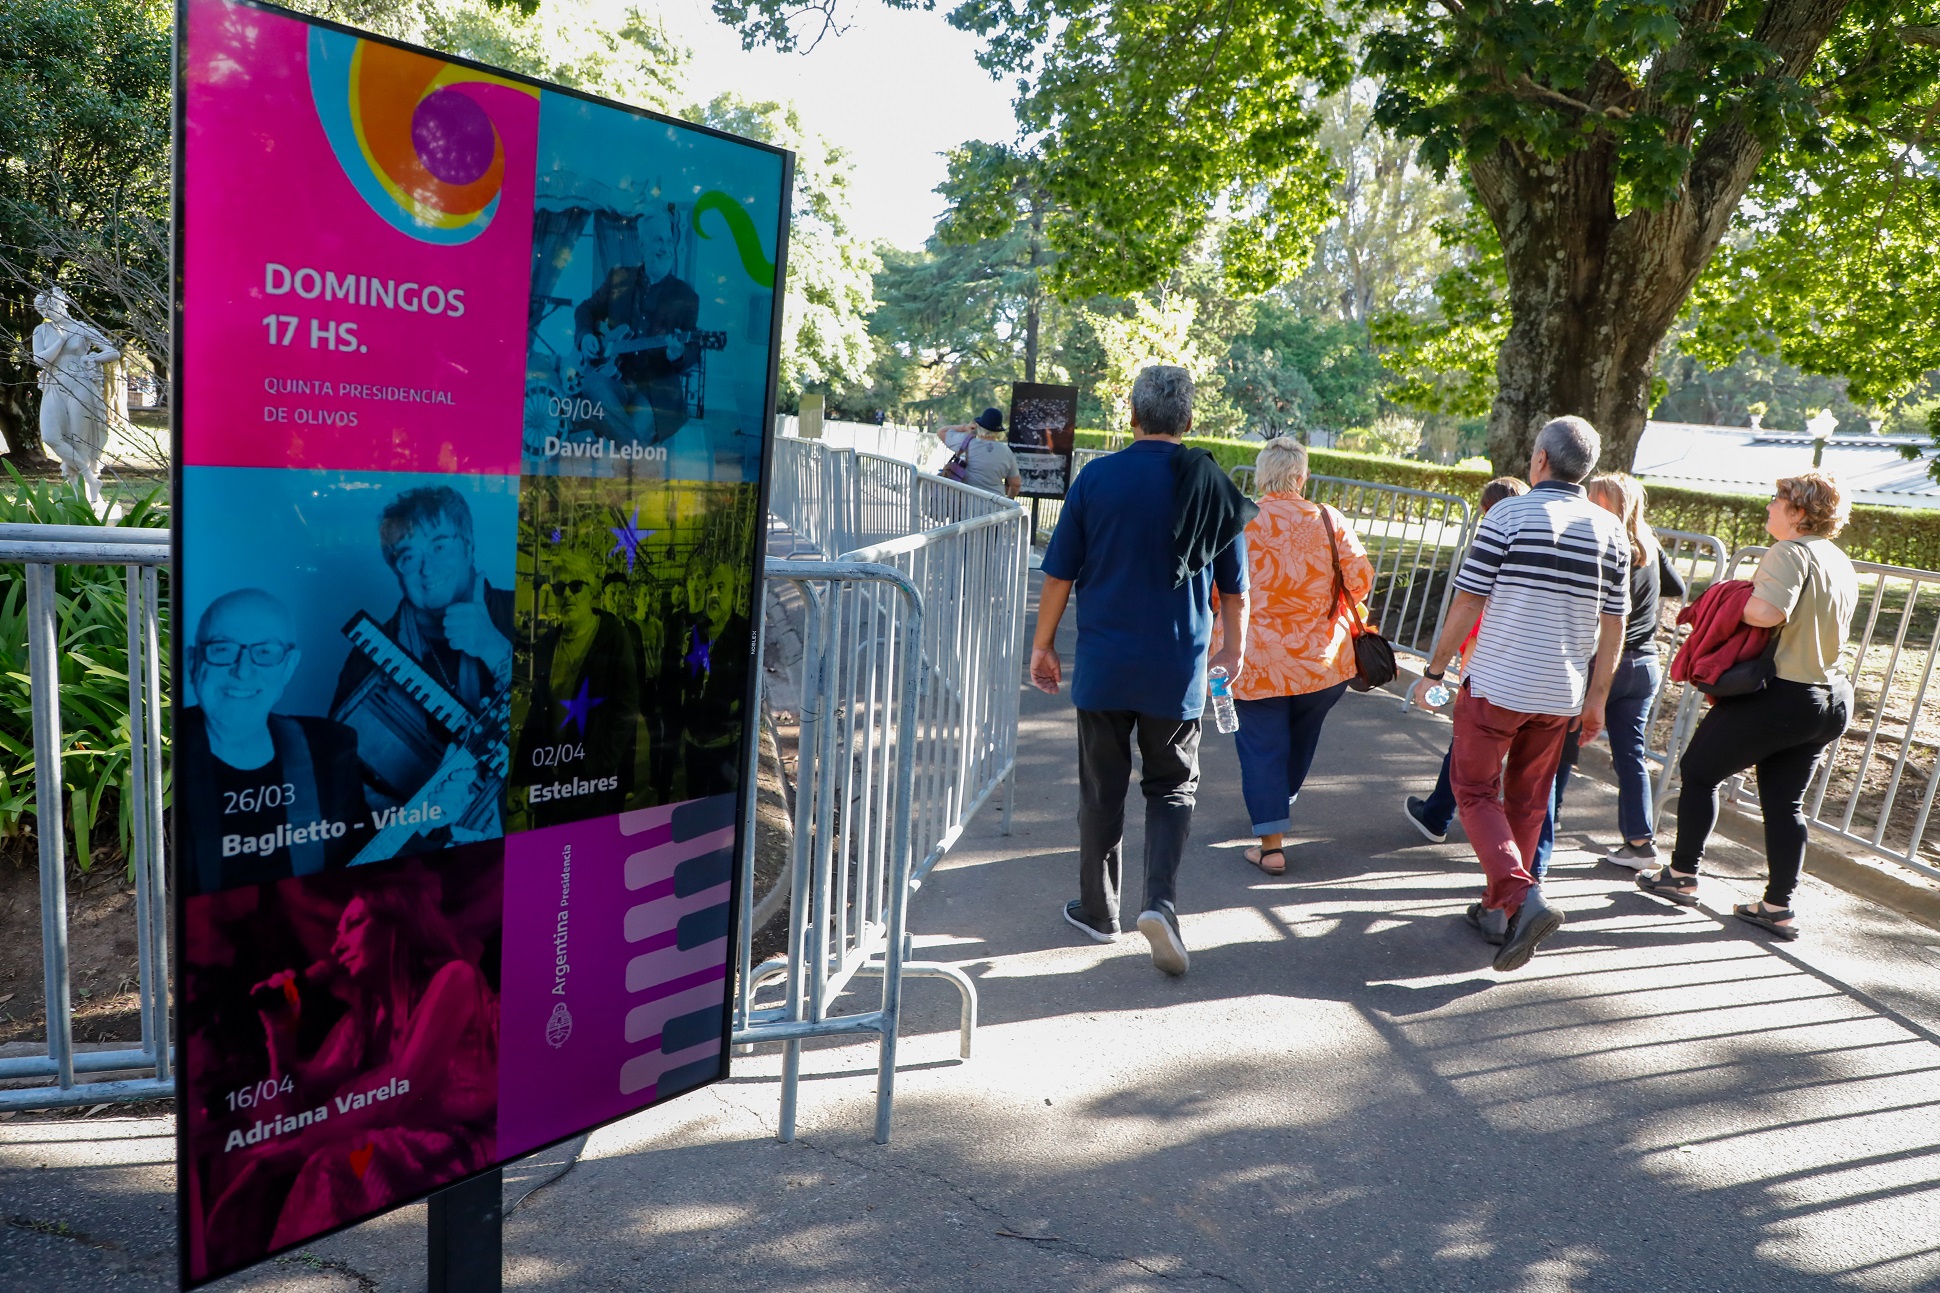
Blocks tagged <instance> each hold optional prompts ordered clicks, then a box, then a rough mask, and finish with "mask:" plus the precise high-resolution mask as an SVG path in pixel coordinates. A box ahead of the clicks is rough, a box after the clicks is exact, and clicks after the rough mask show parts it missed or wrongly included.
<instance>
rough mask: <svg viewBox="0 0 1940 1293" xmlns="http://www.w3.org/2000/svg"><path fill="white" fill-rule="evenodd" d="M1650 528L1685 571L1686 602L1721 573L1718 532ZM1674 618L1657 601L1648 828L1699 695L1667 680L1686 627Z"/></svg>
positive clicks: (1723, 561) (1723, 554)
mask: <svg viewBox="0 0 1940 1293" xmlns="http://www.w3.org/2000/svg"><path fill="white" fill-rule="evenodd" d="M1652 533H1654V534H1655V535H1656V536H1657V542H1658V543H1660V544H1662V545H1663V548H1664V554H1665V555H1666V556H1668V557H1669V558H1670V560H1671V564H1672V565H1673V566H1675V567H1676V568H1677V569H1678V572H1679V573H1680V574H1682V575H1683V576H1684V583H1685V586H1686V593H1687V597H1686V602H1687V604H1688V602H1689V601H1694V600H1696V598H1697V596H1698V594H1700V593H1702V592H1703V591H1704V590H1705V589H1706V588H1709V587H1710V586H1711V585H1712V584H1714V583H1716V582H1717V581H1718V580H1720V579H1723V578H1724V577H1725V571H1726V569H1728V568H1729V566H1730V564H1731V558H1730V556H1729V554H1728V553H1727V551H1726V549H1725V546H1724V540H1723V539H1720V538H1719V537H1718V536H1717V535H1715V534H1692V533H1690V532H1689V531H1685V530H1659V529H1656V528H1655V527H1653V528H1652ZM1666 615H1669V616H1670V617H1671V619H1672V621H1673V622H1672V623H1671V624H1668V625H1667V624H1666V623H1664V617H1665V616H1666ZM1675 619H1676V613H1675V612H1674V611H1672V610H1671V608H1670V605H1669V604H1668V603H1660V604H1659V611H1658V623H1657V658H1658V662H1659V665H1660V667H1661V668H1662V671H1663V673H1662V677H1661V678H1660V680H1659V682H1658V685H1657V694H1656V695H1655V696H1652V697H1651V698H1650V711H1649V713H1648V714H1646V715H1645V717H1644V759H1645V761H1646V762H1648V763H1655V764H1656V765H1657V784H1656V787H1655V794H1654V798H1653V799H1652V805H1653V807H1652V817H1653V820H1652V822H1651V826H1652V828H1653V829H1655V828H1656V827H1657V826H1658V824H1659V823H1660V822H1661V821H1662V819H1663V815H1664V801H1665V799H1667V798H1668V797H1669V795H1670V787H1671V778H1672V776H1673V775H1675V772H1676V764H1677V760H1676V757H1675V752H1676V751H1680V750H1682V749H1683V748H1684V742H1685V741H1686V740H1688V739H1690V733H1691V728H1692V727H1693V726H1695V725H1696V723H1697V718H1698V711H1699V708H1700V706H1699V701H1700V700H1701V699H1702V695H1701V693H1699V692H1698V691H1697V690H1696V689H1695V688H1691V687H1687V686H1685V685H1684V684H1682V683H1672V682H1671V681H1670V665H1671V661H1672V659H1674V658H1675V657H1676V655H1677V648H1678V646H1679V644H1681V643H1682V642H1683V641H1684V638H1685V636H1686V633H1687V630H1685V629H1681V628H1679V627H1677V625H1676V624H1675Z"/></svg>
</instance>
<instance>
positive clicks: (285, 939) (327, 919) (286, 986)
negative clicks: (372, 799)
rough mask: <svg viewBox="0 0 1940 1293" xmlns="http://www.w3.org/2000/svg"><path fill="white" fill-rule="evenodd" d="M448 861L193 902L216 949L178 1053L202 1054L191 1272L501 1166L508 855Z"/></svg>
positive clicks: (495, 848)
mask: <svg viewBox="0 0 1940 1293" xmlns="http://www.w3.org/2000/svg"><path fill="white" fill-rule="evenodd" d="M453 852H456V853H463V854H467V855H468V856H466V857H464V858H463V859H462V860H459V859H451V860H449V861H442V860H441V864H439V865H436V866H435V867H434V866H433V865H431V864H427V863H426V862H406V863H398V864H388V865H387V866H386V868H385V869H386V870H388V871H389V874H384V875H373V874H372V873H371V872H372V870H373V869H365V870H363V871H362V872H361V874H359V873H351V874H349V875H345V874H344V873H325V874H322V875H317V876H310V877H298V878H296V879H292V880H286V881H283V882H280V883H279V884H277V885H274V886H261V887H249V888H243V889H235V890H230V891H227V892H225V893H221V894H217V895H213V896H210V897H205V898H197V899H193V900H191V902H190V913H189V917H190V921H191V923H192V924H197V925H201V926H202V927H203V928H202V931H201V932H203V933H206V935H207V936H208V937H207V938H203V939H197V940H195V941H193V942H192V943H191V944H190V945H191V946H200V947H212V948H216V949H219V950H220V951H221V952H222V953H224V954H225V955H224V956H223V957H222V962H223V963H221V964H203V965H191V966H189V967H188V983H189V1000H188V1002H187V1003H186V1004H187V1009H186V1010H185V1011H184V1015H185V1023H186V1024H187V1025H188V1026H189V1027H190V1028H194V1029H196V1030H198V1031H199V1032H200V1033H201V1034H202V1042H203V1044H202V1045H200V1046H198V1047H196V1048H195V1049H194V1050H192V1051H191V1052H190V1053H191V1054H192V1055H195V1056H198V1057H203V1056H206V1057H209V1059H208V1062H206V1063H205V1064H204V1065H203V1066H202V1068H201V1071H196V1072H191V1073H189V1074H187V1075H186V1076H187V1078H188V1079H189V1085H188V1092H187V1094H188V1095H189V1099H190V1102H191V1104H192V1108H191V1109H189V1110H185V1112H186V1113H187V1115H188V1123H189V1125H188V1141H189V1146H188V1149H189V1152H188V1154H187V1157H186V1163H187V1166H188V1170H189V1171H190V1172H191V1173H193V1174H194V1178H195V1180H194V1183H193V1187H192V1188H193V1197H194V1199H195V1204H194V1207H193V1208H192V1216H191V1221H190V1230H191V1234H190V1245H191V1264H192V1265H194V1266H196V1267H198V1268H200V1269H213V1270H220V1269H225V1268H227V1267H231V1266H234V1265H238V1264H241V1263H245V1262H249V1261H254V1260H256V1259H258V1258H261V1257H264V1256H267V1255H269V1254H270V1253H272V1252H275V1251H277V1250H279V1249H282V1248H285V1247H288V1246H290V1245H292V1244H295V1243H298V1242H301V1241H302V1240H304V1239H306V1238H308V1237H311V1236H314V1235H316V1234H318V1233H321V1232H323V1231H326V1230H331V1229H334V1228H336V1227H338V1226H341V1225H345V1224H347V1223H349V1222H352V1221H355V1220H357V1219H359V1218H360V1217H364V1216H367V1215H370V1214H371V1213H374V1212H377V1211H379V1210H382V1209H384V1208H386V1207H390V1206H392V1205H394V1204H396V1203H399V1202H401V1201H403V1200H406V1199H409V1198H411V1197H413V1196H416V1195H420V1194H423V1193H425V1192H426V1191H428V1190H431V1189H435V1188H438V1187H439V1186H442V1185H445V1184H448V1183H450V1182H452V1181H455V1180H457V1179H459V1178H461V1177H463V1176H466V1175H469V1174H470V1173H472V1172H475V1171H478V1170H480V1169H482V1168H484V1167H487V1166H489V1165H490V1164H491V1163H492V1162H493V1161H495V1159H496V1157H497V1124H498V973H499V947H498V939H499V932H498V931H499V928H500V910H499V906H500V898H499V894H500V884H501V873H502V869H503V863H502V852H501V846H500V845H499V844H498V842H496V841H493V842H489V843H486V844H481V845H474V846H471V847H470V848H467V849H461V850H454V851H453ZM485 854H489V856H484V855H485ZM444 857H445V858H449V857H450V855H449V854H447V855H444ZM392 866H394V867H395V870H391V869H390V867H392ZM217 984H221V985H224V986H223V987H222V989H221V990H220V991H221V993H222V996H221V997H218V998H217V999H214V1000H211V999H208V997H207V995H206V994H204V993H201V992H198V988H201V987H205V986H213V985H217Z"/></svg>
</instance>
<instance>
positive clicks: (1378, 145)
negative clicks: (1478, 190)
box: [1279, 79, 1467, 325]
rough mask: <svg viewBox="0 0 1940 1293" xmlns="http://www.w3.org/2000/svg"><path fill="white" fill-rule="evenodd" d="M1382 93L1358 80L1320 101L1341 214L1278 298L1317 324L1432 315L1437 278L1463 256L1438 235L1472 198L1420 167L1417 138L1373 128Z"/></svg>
mask: <svg viewBox="0 0 1940 1293" xmlns="http://www.w3.org/2000/svg"><path fill="white" fill-rule="evenodd" d="M1378 90H1379V87H1378V86H1377V85H1375V84H1374V83H1373V82H1371V81H1368V80H1366V79H1360V80H1357V81H1355V83H1354V84H1353V85H1352V86H1350V87H1349V88H1348V89H1346V90H1343V91H1341V92H1340V93H1338V94H1333V95H1329V96H1328V97H1326V98H1324V99H1322V100H1321V101H1320V102H1319V104H1318V105H1317V111H1318V114H1319V116H1320V122H1321V125H1320V134H1319V136H1318V138H1319V142H1320V144H1321V146H1322V147H1323V148H1325V149H1326V150H1327V153H1328V156H1330V157H1332V158H1333V161H1334V166H1335V168H1336V170H1337V171H1338V173H1339V176H1340V182H1339V183H1338V184H1337V185H1336V186H1335V188H1334V194H1333V197H1334V209H1335V216H1334V219H1333V220H1331V221H1329V222H1328V224H1327V226H1326V228H1324V229H1322V230H1321V232H1320V237H1319V240H1318V243H1317V244H1316V246H1315V248H1314V256H1313V260H1312V261H1311V262H1310V263H1309V264H1308V266H1307V268H1306V269H1305V270H1304V271H1303V272H1302V273H1301V274H1300V276H1299V277H1298V278H1296V279H1294V280H1293V281H1292V282H1290V283H1288V284H1287V285H1286V286H1285V287H1283V288H1282V289H1280V292H1279V294H1280V295H1283V296H1284V298H1285V300H1286V301H1287V303H1288V304H1290V305H1292V306H1294V307H1295V308H1296V309H1297V310H1299V312H1300V313H1302V314H1304V315H1308V316H1310V317H1313V318H1322V319H1338V320H1341V321H1344V322H1350V323H1359V324H1363V325H1364V324H1366V323H1367V322H1369V321H1370V320H1372V319H1375V318H1378V317H1380V316H1381V315H1384V314H1387V313H1389V312H1390V311H1397V310H1398V311H1402V312H1404V313H1407V314H1410V315H1420V314H1424V313H1427V312H1429V311H1431V310H1432V309H1433V308H1434V304H1435V300H1434V295H1433V290H1434V284H1435V280H1436V279H1437V278H1438V277H1440V276H1441V274H1442V272H1443V271H1445V270H1447V269H1449V268H1450V267H1451V266H1452V265H1453V264H1454V263H1456V261H1457V259H1459V255H1460V252H1459V250H1458V249H1454V248H1451V247H1450V246H1448V245H1447V244H1446V242H1445V241H1444V240H1443V239H1442V238H1440V237H1439V236H1437V230H1438V228H1439V227H1440V226H1441V225H1442V224H1443V223H1444V222H1446V221H1448V220H1451V219H1455V218H1457V217H1459V216H1460V214H1461V212H1462V211H1463V209H1464V208H1465V207H1466V206H1467V196H1466V195H1465V194H1464V193H1463V191H1462V187H1461V185H1460V184H1458V183H1455V182H1453V181H1452V180H1450V179H1446V178H1441V177H1438V176H1436V175H1434V174H1433V173H1432V172H1430V171H1429V170H1428V168H1427V167H1425V166H1423V165H1422V163H1421V159H1420V158H1419V157H1418V156H1417V152H1418V149H1417V145H1416V144H1415V141H1413V140H1411V139H1403V138H1400V137H1399V136H1397V135H1396V134H1395V133H1394V132H1393V131H1389V130H1383V129H1382V128H1380V127H1379V126H1376V125H1375V124H1374V99H1375V96H1376V94H1377V93H1378Z"/></svg>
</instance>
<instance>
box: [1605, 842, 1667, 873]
mask: <svg viewBox="0 0 1940 1293" xmlns="http://www.w3.org/2000/svg"><path fill="white" fill-rule="evenodd" d="M1604 857H1605V858H1606V859H1608V860H1609V861H1611V862H1614V863H1616V864H1617V865H1618V866H1627V867H1629V868H1630V869H1631V870H1632V871H1647V870H1649V869H1650V868H1651V867H1654V866H1656V865H1657V864H1658V862H1660V861H1662V859H1661V858H1659V857H1658V856H1657V845H1656V844H1655V843H1654V842H1652V841H1650V840H1645V841H1644V842H1643V843H1642V844H1632V843H1631V842H1630V841H1628V840H1625V841H1624V842H1623V843H1622V844H1619V845H1618V846H1617V847H1616V848H1613V849H1611V850H1610V851H1609V852H1608V853H1606V854H1605V855H1604Z"/></svg>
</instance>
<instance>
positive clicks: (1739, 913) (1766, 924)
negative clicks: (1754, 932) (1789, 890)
mask: <svg viewBox="0 0 1940 1293" xmlns="http://www.w3.org/2000/svg"><path fill="white" fill-rule="evenodd" d="M1731 914H1732V915H1734V916H1736V917H1737V918H1738V919H1739V920H1742V921H1744V922H1746V923H1747V924H1751V925H1756V926H1758V928H1760V929H1765V930H1770V931H1771V932H1772V933H1774V934H1776V935H1778V936H1779V937H1780V938H1782V939H1784V940H1785V941H1786V942H1788V943H1790V942H1792V941H1794V940H1795V939H1797V938H1798V936H1799V927H1798V926H1797V925H1781V924H1779V923H1778V922H1779V921H1781V920H1790V919H1792V909H1791V908H1790V907H1775V908H1773V909H1772V910H1770V911H1766V910H1765V906H1764V904H1763V903H1756V902H1741V903H1739V904H1738V905H1737V906H1736V907H1733V908H1732V909H1731Z"/></svg>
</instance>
